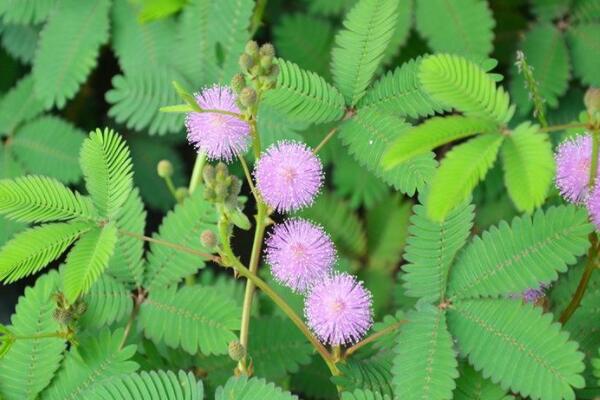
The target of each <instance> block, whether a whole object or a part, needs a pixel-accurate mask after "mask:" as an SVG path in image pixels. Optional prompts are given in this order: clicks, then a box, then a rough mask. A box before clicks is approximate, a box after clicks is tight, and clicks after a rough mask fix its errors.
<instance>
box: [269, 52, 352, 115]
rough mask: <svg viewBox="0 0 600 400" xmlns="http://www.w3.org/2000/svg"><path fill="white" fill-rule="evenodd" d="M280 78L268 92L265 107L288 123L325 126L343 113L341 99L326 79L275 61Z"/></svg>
mask: <svg viewBox="0 0 600 400" xmlns="http://www.w3.org/2000/svg"><path fill="white" fill-rule="evenodd" d="M278 65H279V70H280V71H279V76H278V77H277V85H276V87H275V90H271V91H269V92H267V95H266V97H265V101H266V102H267V104H268V105H269V106H271V107H273V108H274V109H276V110H277V111H279V112H280V113H282V114H284V115H285V116H286V117H287V118H288V119H290V120H296V121H302V122H308V123H315V124H319V123H324V122H331V121H336V120H338V119H340V118H341V117H342V115H343V114H344V97H343V96H342V95H341V93H340V92H338V90H337V89H336V88H334V87H333V86H331V85H330V84H328V83H327V82H326V81H325V79H323V78H322V77H320V76H318V75H317V74H315V73H314V72H310V71H305V70H303V69H301V68H300V67H298V65H296V64H294V63H291V62H289V61H285V60H283V59H281V58H280V59H278Z"/></svg>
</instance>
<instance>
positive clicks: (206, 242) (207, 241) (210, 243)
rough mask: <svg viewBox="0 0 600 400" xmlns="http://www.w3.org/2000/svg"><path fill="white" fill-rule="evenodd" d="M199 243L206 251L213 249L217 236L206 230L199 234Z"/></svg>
mask: <svg viewBox="0 0 600 400" xmlns="http://www.w3.org/2000/svg"><path fill="white" fill-rule="evenodd" d="M200 243H202V246H204V247H206V248H207V249H213V248H215V247H216V246H217V235H215V233H214V232H213V231H211V230H210V229H206V230H204V231H202V233H201V234H200Z"/></svg>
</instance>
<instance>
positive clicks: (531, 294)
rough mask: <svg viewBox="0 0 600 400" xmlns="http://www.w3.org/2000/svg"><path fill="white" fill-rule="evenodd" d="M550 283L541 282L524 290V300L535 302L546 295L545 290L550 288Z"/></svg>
mask: <svg viewBox="0 0 600 400" xmlns="http://www.w3.org/2000/svg"><path fill="white" fill-rule="evenodd" d="M548 287H549V286H548V285H544V284H541V285H540V286H539V287H537V288H531V289H527V290H526V291H524V292H523V301H524V302H525V303H535V302H537V301H538V300H539V299H541V298H542V297H544V296H545V290H546V289H548Z"/></svg>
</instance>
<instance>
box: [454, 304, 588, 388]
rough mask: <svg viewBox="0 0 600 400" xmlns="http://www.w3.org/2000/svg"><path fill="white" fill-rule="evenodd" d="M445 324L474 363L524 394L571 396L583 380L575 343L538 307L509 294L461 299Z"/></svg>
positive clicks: (502, 384) (504, 385)
mask: <svg viewBox="0 0 600 400" xmlns="http://www.w3.org/2000/svg"><path fill="white" fill-rule="evenodd" d="M448 325H449V327H450V331H451V332H452V333H453V335H454V336H455V337H456V338H457V341H458V346H459V348H460V351H461V353H462V354H464V355H465V356H468V358H469V362H470V363H471V364H473V365H474V366H475V369H477V370H483V376H484V377H490V378H491V380H492V382H499V383H500V385H501V386H502V387H503V388H505V389H508V388H510V389H511V390H512V391H514V392H519V393H520V394H521V396H523V397H531V398H534V399H569V400H574V399H575V393H574V392H573V388H581V387H583V386H584V385H585V382H584V380H583V378H582V377H581V375H580V373H581V372H582V371H583V369H584V364H583V354H581V353H580V352H578V351H577V347H578V346H577V343H575V342H572V341H569V335H568V334H567V333H566V332H563V331H561V330H560V325H559V324H558V323H554V322H553V321H552V316H551V315H550V314H545V315H544V314H542V309H541V308H539V307H533V306H531V305H529V304H521V302H520V301H507V300H489V299H488V300H466V301H460V302H456V303H454V305H453V306H452V307H451V309H450V311H449V313H448ZM514 360H518V362H515V361H514ZM531 377H535V379H531Z"/></svg>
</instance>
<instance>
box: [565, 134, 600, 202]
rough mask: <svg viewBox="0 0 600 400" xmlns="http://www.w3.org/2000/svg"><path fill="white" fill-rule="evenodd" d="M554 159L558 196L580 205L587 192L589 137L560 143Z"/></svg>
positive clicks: (590, 139) (590, 161)
mask: <svg viewBox="0 0 600 400" xmlns="http://www.w3.org/2000/svg"><path fill="white" fill-rule="evenodd" d="M555 157H556V186H557V187H558V189H559V190H560V194H561V195H562V196H563V197H564V198H565V199H566V200H568V201H570V202H572V203H581V202H582V201H584V200H585V199H586V197H587V195H588V191H589V189H588V183H589V179H590V168H591V165H592V138H591V137H590V135H585V136H577V137H575V138H573V139H571V140H567V141H565V142H563V143H561V145H560V146H559V147H558V150H557V151H556V156H555ZM598 170H599V171H600V164H599V168H598Z"/></svg>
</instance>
